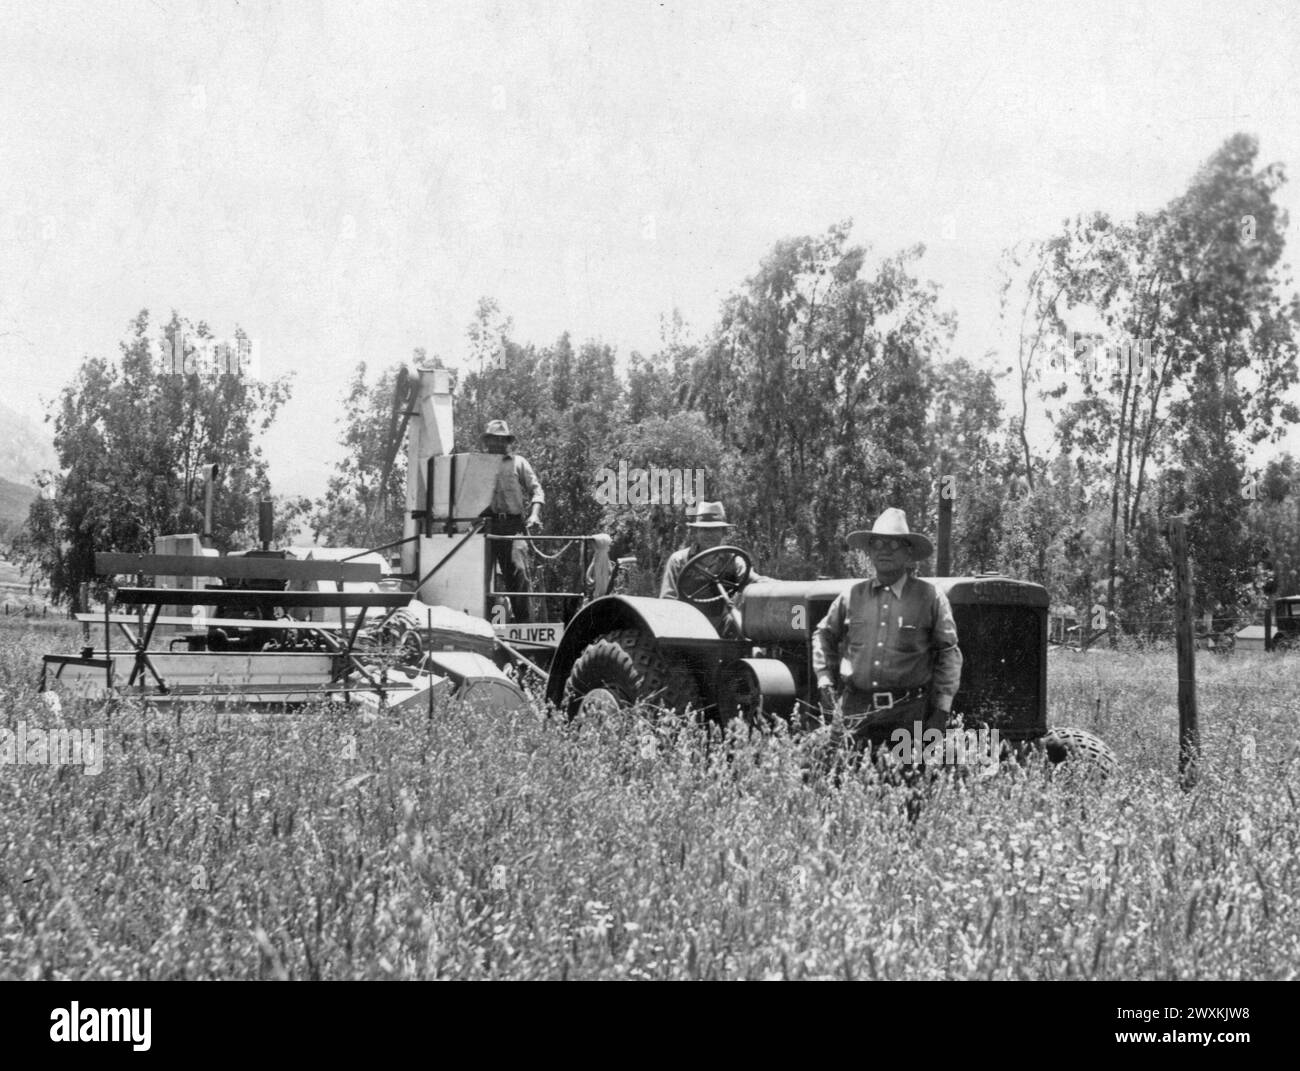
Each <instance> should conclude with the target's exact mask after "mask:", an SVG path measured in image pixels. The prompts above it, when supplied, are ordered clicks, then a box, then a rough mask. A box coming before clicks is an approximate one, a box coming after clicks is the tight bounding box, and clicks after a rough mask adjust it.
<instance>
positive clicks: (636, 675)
mask: <svg viewBox="0 0 1300 1071" xmlns="http://www.w3.org/2000/svg"><path fill="white" fill-rule="evenodd" d="M639 702H647V703H653V704H654V705H656V706H661V707H667V708H669V709H672V710H678V711H681V710H685V709H686V707H687V706H688V705H690V704H696V705H698V703H699V690H698V689H697V688H696V685H695V678H694V677H693V676H692V675H691V673H690V671H689V670H688V669H687V668H686V667H685V666H680V665H673V664H671V663H670V662H669V660H668V659H667V658H666V657H664V653H663V652H662V651H661V650H659V645H658V644H657V643H656V642H655V641H654V638H653V637H652V636H647V635H646V634H645V633H644V632H642V631H641V630H640V629H635V628H625V629H620V630H618V631H617V632H607V633H606V634H605V635H603V636H601V637H600V638H599V639H597V640H595V641H593V642H592V643H591V644H590V645H589V646H588V647H587V649H586V650H585V651H583V652H582V654H581V655H579V656H578V660H577V661H576V662H574V663H573V668H572V669H571V670H570V671H569V677H568V680H566V681H565V684H564V707H565V710H566V712H567V713H568V716H569V717H570V718H573V717H575V716H576V715H577V714H578V713H579V712H580V711H581V712H584V713H585V712H587V711H589V710H599V709H600V708H601V707H602V706H608V705H609V704H611V703H612V704H614V705H616V706H620V707H625V706H631V705H632V704H634V703H639Z"/></svg>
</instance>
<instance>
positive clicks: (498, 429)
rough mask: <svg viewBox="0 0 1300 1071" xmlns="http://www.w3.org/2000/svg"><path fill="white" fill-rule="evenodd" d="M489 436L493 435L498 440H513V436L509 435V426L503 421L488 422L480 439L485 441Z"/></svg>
mask: <svg viewBox="0 0 1300 1071" xmlns="http://www.w3.org/2000/svg"><path fill="white" fill-rule="evenodd" d="M489 435H495V436H496V437H497V438H498V439H513V438H514V436H513V435H511V434H510V425H509V424H507V423H506V422H505V421H504V420H489V421H488V426H487V427H486V428H484V429H483V436H482V437H483V438H484V439H486V438H487V437H488V436H489Z"/></svg>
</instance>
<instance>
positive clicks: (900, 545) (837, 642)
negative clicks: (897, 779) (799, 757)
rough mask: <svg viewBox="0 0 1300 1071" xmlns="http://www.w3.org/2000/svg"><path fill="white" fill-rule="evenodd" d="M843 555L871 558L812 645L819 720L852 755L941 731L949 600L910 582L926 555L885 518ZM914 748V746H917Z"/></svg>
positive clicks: (924, 543) (955, 658)
mask: <svg viewBox="0 0 1300 1071" xmlns="http://www.w3.org/2000/svg"><path fill="white" fill-rule="evenodd" d="M848 542H849V546H850V547H853V548H856V549H860V550H864V551H866V553H867V554H868V556H869V557H870V558H871V564H872V567H873V568H874V570H875V574H876V575H875V577H874V579H871V580H861V581H859V582H858V583H856V584H854V585H853V587H852V588H850V589H849V590H848V591H847V592H845V593H844V594H842V595H840V596H839V597H837V598H836V600H835V601H834V602H833V603H831V607H830V609H829V610H828V611H827V613H826V616H825V617H824V618H822V621H821V623H820V624H819V625H818V626H817V630H816V633H815V634H814V638H813V649H812V665H813V672H814V673H815V674H816V676H817V686H818V695H819V698H820V700H821V708H822V713H823V715H824V716H826V717H828V718H836V719H837V721H838V722H839V723H840V728H839V732H837V734H836V735H837V736H838V735H840V733H843V734H844V735H847V736H848V737H850V738H851V739H852V740H853V742H854V744H855V745H856V746H857V747H859V748H868V749H870V748H874V747H876V746H877V745H879V744H882V743H887V742H889V739H890V734H891V733H893V732H894V730H896V729H906V730H907V731H908V732H912V731H913V728H914V726H915V724H916V723H917V722H921V723H922V731H923V732H924V730H926V729H940V730H942V729H943V728H944V727H945V725H946V723H947V721H948V717H949V715H950V714H951V712H952V701H953V696H954V695H956V693H957V686H958V684H959V682H960V681H961V663H962V657H961V650H960V648H958V646H957V626H956V624H955V623H954V622H953V617H952V608H951V607H950V606H949V605H948V597H947V596H946V595H944V594H943V592H941V591H939V589H938V588H936V587H935V586H934V585H933V584H931V583H929V582H928V581H925V580H921V579H919V578H918V577H916V576H914V575H912V573H913V572H914V569H915V563H916V562H917V561H919V560H922V559H924V558H928V557H929V556H930V555H931V554H932V553H933V551H934V547H933V546H932V545H931V543H930V541H929V540H928V539H926V537H925V536H923V535H921V534H919V533H917V532H911V531H909V530H908V527H907V516H906V515H905V514H904V513H903V511H902V510H900V509H887V510H885V512H884V513H882V514H881V515H880V517H879V518H878V519H877V520H876V523H875V525H874V526H873V527H872V528H871V530H870V531H862V532H851V533H850V534H849V539H848ZM917 743H918V744H919V741H918V742H917Z"/></svg>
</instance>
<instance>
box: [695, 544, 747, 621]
mask: <svg viewBox="0 0 1300 1071" xmlns="http://www.w3.org/2000/svg"><path fill="white" fill-rule="evenodd" d="M713 558H724V559H725V562H720V563H719V564H718V565H717V566H716V567H715V568H717V569H718V571H721V570H722V569H723V568H725V565H729V564H730V563H731V562H732V561H734V560H735V559H737V558H739V559H740V560H741V562H742V563H743V564H744V566H745V568H744V571H743V572H742V573H741V574H740V576H739V577H736V578H734V579H733V578H732V577H729V576H717V575H715V573H714V571H713V570H711V569H706V568H705V567H704V566H705V564H706V563H707V562H709V561H711V560H712V559H713ZM753 571H754V562H753V560H752V559H751V558H750V556H749V555H748V554H746V553H745V552H744V551H743V550H741V549H740V548H739V547H732V546H721V547H710V548H709V549H708V550H702V551H700V552H699V553H698V554H697V555H695V557H694V558H692V559H691V560H690V561H688V562H687V563H686V564H685V565H683V566H682V571H681V572H680V573H678V574H677V597H678V598H679V599H681V600H682V601H683V602H688V603H690V604H691V605H692V606H694V607H695V608H696V609H697V610H704V611H706V612H708V611H709V610H712V609H714V607H715V604H717V603H721V604H722V605H721V606H719V607H717V608H716V609H717V610H723V611H733V610H735V608H736V607H735V603H733V602H732V601H731V599H732V596H733V595H735V594H736V593H737V592H738V591H740V589H741V588H743V587H744V586H745V585H746V584H748V583H749V577H750V574H752V573H753ZM692 573H698V574H699V577H698V579H697V582H696V583H695V584H694V585H688V584H687V581H686V578H687V577H688V576H690V575H691V574H692ZM710 587H711V588H713V589H714V590H715V591H717V594H716V595H704V594H702V592H705V591H708V590H709V588H710Z"/></svg>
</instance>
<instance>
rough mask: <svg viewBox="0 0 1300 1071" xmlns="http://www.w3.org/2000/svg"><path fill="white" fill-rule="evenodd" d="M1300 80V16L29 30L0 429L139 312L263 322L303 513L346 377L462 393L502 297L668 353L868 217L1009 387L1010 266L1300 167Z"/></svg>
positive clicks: (223, 15)
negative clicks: (1218, 160) (1001, 289)
mask: <svg viewBox="0 0 1300 1071" xmlns="http://www.w3.org/2000/svg"><path fill="white" fill-rule="evenodd" d="M1297 72H1300V5H1296V4H1285V3H1278V4H1224V3H1222V2H1219V3H1199V4H1191V3H1187V4H1174V3H1154V4H1151V3H1148V4H1144V3H1134V2H1125V3H1105V4H1083V3H1077V2H1076V3H1069V4H1057V3H1047V2H1043V0H1034V2H1030V3H1005V4H991V3H990V4H974V3H964V4H957V3H951V4H928V3H924V2H918V0H906V2H904V3H898V4H892V3H873V2H866V3H863V2H853V3H847V2H846V3H824V4H814V3H799V4H798V5H778V4H775V3H772V2H770V0H769V2H767V3H755V4H747V3H721V2H699V0H695V2H691V3H676V2H673V3H663V4H659V3H614V2H609V0H605V2H593V3H578V2H568V3H546V4H529V3H521V2H517V0H511V2H510V3H498V4H475V3H455V4H451V3H436V4H428V5H419V6H417V5H415V4H410V3H407V4H396V5H392V6H383V5H380V4H376V3H371V2H366V3H359V4H358V3H327V4H311V3H293V4H280V3H275V4H271V3H256V2H251V3H240V4H236V3H226V2H213V3H188V4H172V3H167V2H165V0H152V2H148V3H138V4H133V3H113V4H57V5H41V4H37V3H31V2H28V0H23V2H14V0H5V2H4V3H3V19H0V235H2V241H3V245H2V246H0V248H2V249H3V256H2V257H0V370H2V371H3V380H4V383H3V388H2V389H3V391H4V394H3V395H2V396H3V397H4V398H5V399H6V400H7V402H8V404H9V405H10V406H11V407H13V408H15V409H18V410H20V411H23V412H28V413H32V414H37V413H38V412H39V411H40V400H41V399H42V398H46V399H48V398H52V397H54V395H55V394H56V393H57V391H58V389H59V388H60V387H61V386H62V385H63V384H64V383H66V382H67V381H68V380H69V378H70V377H71V376H72V374H73V373H74V370H75V368H76V365H77V363H78V362H79V361H80V359H81V357H82V356H83V355H84V354H87V353H91V354H115V353H116V351H117V343H118V342H119V341H120V340H121V339H122V338H123V337H124V336H125V334H126V331H127V324H128V321H129V320H130V319H131V318H132V317H133V316H134V315H135V313H136V312H138V311H139V310H140V309H141V308H148V309H149V310H150V311H151V313H152V314H153V315H154V317H155V319H156V320H165V319H166V318H167V317H168V315H169V314H170V310H172V309H176V310H177V311H179V312H180V313H181V314H182V315H184V316H187V317H189V318H191V319H193V320H196V321H197V320H199V319H204V320H206V321H207V322H208V323H209V324H210V325H211V327H212V328H213V330H214V331H215V332H216V333H218V334H221V335H224V334H228V333H231V332H232V331H233V329H234V327H235V325H236V324H238V325H240V326H242V327H243V328H244V330H245V331H247V332H248V333H249V334H250V335H252V336H254V337H255V338H257V339H258V340H259V343H260V345H261V351H262V361H263V369H264V371H266V372H268V373H271V374H278V373H280V372H284V371H294V372H296V373H297V378H296V385H295V388H294V398H293V401H292V403H291V404H290V405H289V406H288V407H287V408H286V410H285V411H284V412H283V414H282V417H281V418H280V421H279V426H278V427H277V428H276V429H275V430H274V431H273V433H272V434H271V435H270V437H269V438H268V440H267V452H268V455H269V457H270V459H271V465H272V467H271V477H272V481H273V486H274V489H275V490H276V491H280V492H303V493H309V494H316V493H319V492H321V491H323V489H324V484H325V479H326V476H327V471H328V467H329V465H330V463H331V462H332V461H333V460H334V458H335V457H337V456H338V452H339V451H338V448H337V447H336V445H335V441H334V440H335V437H336V435H337V428H336V425H335V424H334V417H335V414H336V412H337V410H338V399H339V397H340V394H341V392H342V390H343V387H344V383H345V381H346V379H347V377H348V374H349V371H350V369H351V368H352V367H353V365H354V364H355V363H356V362H357V361H358V360H360V359H365V360H367V361H368V362H371V363H372V366H378V365H382V364H388V363H392V362H395V361H399V360H403V359H405V358H407V357H409V355H410V353H411V351H412V350H413V349H414V348H415V347H417V346H424V347H426V348H427V349H428V350H429V351H430V352H436V353H440V354H442V355H443V356H444V357H445V358H447V359H448V360H449V361H451V362H452V363H455V362H456V361H457V359H458V358H459V357H461V356H462V354H463V353H464V350H465V341H464V339H465V328H466V325H467V324H468V322H469V320H470V318H471V316H472V313H473V310H474V306H475V303H476V301H477V299H478V298H479V297H480V296H481V295H490V296H493V297H495V298H496V299H497V300H498V301H499V302H500V304H501V306H502V309H503V310H504V311H505V312H506V313H508V314H509V315H510V316H512V317H513V319H514V322H515V325H516V336H517V337H518V338H520V339H521V340H523V341H533V342H536V343H538V344H547V343H550V342H552V341H553V340H554V339H555V338H556V337H557V336H558V335H559V334H560V333H561V332H562V331H564V330H569V331H571V332H572V333H573V335H574V336H575V338H576V339H577V340H579V341H581V340H583V339H586V338H591V337H596V338H601V339H604V340H606V341H608V342H610V343H612V344H614V345H615V346H616V347H617V348H618V349H619V351H620V352H621V353H624V354H626V353H627V352H628V351H630V350H632V349H641V350H643V351H648V350H651V349H653V348H655V347H656V346H657V344H658V342H659V324H660V318H661V316H664V315H665V314H668V313H669V312H670V311H671V310H672V309H673V308H674V307H678V308H680V309H681V311H682V313H683V314H684V315H685V317H686V319H687V321H688V322H689V324H690V325H691V326H692V327H693V328H694V330H695V331H696V332H697V333H700V334H702V333H704V332H705V331H707V330H708V328H709V327H710V326H711V325H712V323H713V321H714V318H715V316H716V313H717V309H718V305H719V303H720V301H721V299H722V297H723V296H724V295H725V294H726V293H727V292H729V291H730V290H732V289H734V288H735V287H737V286H738V285H739V284H740V283H741V282H742V281H743V280H744V278H745V277H746V276H747V275H748V274H750V273H752V272H753V271H754V270H755V269H756V268H757V266H758V262H759V260H760V258H761V257H762V255H763V254H764V253H765V252H766V251H767V250H769V249H770V248H771V246H772V245H773V244H774V243H775V242H776V241H777V240H778V239H780V238H782V237H788V236H791V235H796V234H806V233H813V232H819V231H822V230H824V229H825V228H826V227H827V226H828V225H829V224H831V223H832V222H834V221H836V220H839V219H843V218H845V217H852V218H853V220H854V221H855V229H854V235H855V238H856V240H858V241H861V242H864V243H867V244H869V245H870V246H871V247H872V248H873V249H874V250H875V252H876V253H877V254H881V255H883V254H889V253H893V252H895V251H896V250H897V249H899V248H902V247H904V246H907V245H911V244H913V243H915V242H918V241H921V242H925V243H926V245H927V247H928V252H927V255H926V257H925V260H924V261H923V262H922V272H923V274H925V275H927V276H929V277H930V278H933V279H934V280H935V281H936V282H938V283H939V284H940V285H941V287H942V293H943V299H944V303H945V304H946V305H947V306H948V307H950V308H952V309H954V310H955V311H956V313H957V315H958V318H959V322H960V325H961V327H960V332H959V335H958V345H957V348H956V350H955V354H960V355H967V356H972V357H975V356H979V355H981V354H982V353H983V352H984V351H985V350H986V349H988V348H990V347H993V346H998V345H999V344H1002V345H1003V346H1004V347H1005V345H1006V342H1005V339H1004V338H1003V333H1002V331H1001V329H1000V327H999V324H998V319H997V317H998V308H997V299H996V274H995V270H994V269H995V265H996V262H997V257H998V253H999V251H1000V250H1002V249H1003V248H1005V247H1007V246H1009V245H1011V244H1013V243H1015V242H1017V241H1020V240H1022V239H1028V238H1036V237H1042V236H1045V235H1047V234H1048V233H1050V232H1051V231H1052V230H1054V229H1055V228H1057V227H1058V226H1059V225H1060V222H1061V220H1062V219H1063V218H1065V217H1066V216H1069V215H1072V214H1074V213H1076V212H1080V211H1087V210H1092V209H1104V210H1106V211H1109V212H1112V213H1117V214H1121V215H1129V214H1132V213H1133V212H1134V211H1135V210H1138V209H1152V208H1155V207H1157V206H1159V205H1161V204H1163V203H1164V202H1166V201H1167V200H1169V199H1170V198H1172V197H1174V196H1176V195H1177V194H1178V193H1179V192H1180V191H1181V190H1183V189H1184V188H1185V187H1186V185H1187V183H1188V180H1189V179H1190V178H1191V176H1192V175H1193V173H1194V172H1195V170H1196V168H1197V166H1198V165H1199V164H1201V163H1202V162H1203V161H1204V160H1205V159H1206V158H1208V157H1209V156H1210V155H1211V154H1212V153H1213V152H1214V151H1215V149H1217V148H1218V147H1219V145H1220V144H1222V142H1223V141H1224V139H1225V138H1227V137H1228V136H1229V135H1230V134H1231V133H1233V132H1234V131H1237V130H1244V131H1248V132H1251V133H1254V134H1257V135H1258V137H1259V139H1260V147H1261V164H1262V163H1268V162H1271V161H1274V160H1280V161H1282V162H1284V163H1285V164H1287V165H1288V167H1289V168H1294V167H1295V166H1296V165H1297V163H1300V91H1298V90H1297V86H1296V77H1297ZM1281 197H1282V201H1283V203H1284V204H1285V205H1286V207H1287V208H1288V209H1289V210H1290V212H1291V216H1292V218H1293V223H1292V227H1291V241H1292V246H1291V249H1292V250H1294V248H1295V244H1294V243H1295V240H1296V228H1297V223H1296V222H1295V221H1296V220H1297V218H1300V213H1298V212H1297V211H1296V209H1297V192H1296V189H1295V186H1294V185H1293V184H1289V185H1288V186H1287V187H1285V188H1284V190H1283V193H1282V195H1281ZM1004 352H1005V353H1006V354H1007V355H1008V358H1009V356H1010V354H1011V353H1012V352H1013V350H1011V349H1004ZM1004 363H1006V362H1004ZM502 415H503V416H507V417H508V416H509V414H502ZM1292 448H1293V449H1294V448H1295V446H1294V440H1293V447H1292Z"/></svg>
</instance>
